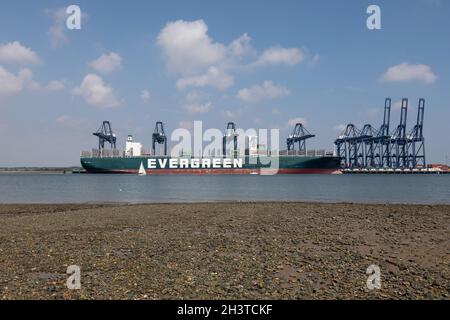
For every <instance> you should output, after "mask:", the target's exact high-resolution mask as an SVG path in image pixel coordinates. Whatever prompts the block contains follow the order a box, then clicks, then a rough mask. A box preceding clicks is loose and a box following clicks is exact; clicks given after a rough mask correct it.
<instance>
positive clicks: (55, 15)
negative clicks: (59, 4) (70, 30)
mask: <svg viewBox="0 0 450 320" xmlns="http://www.w3.org/2000/svg"><path fill="white" fill-rule="evenodd" d="M48 13H50V14H51V16H52V19H53V24H52V25H51V26H50V28H49V29H48V35H49V36H50V43H51V45H52V47H54V48H56V47H59V46H61V45H63V44H66V43H67V42H69V40H68V39H67V36H66V34H65V30H66V19H67V14H66V8H60V9H57V10H55V11H48Z"/></svg>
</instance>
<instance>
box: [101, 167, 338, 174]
mask: <svg viewBox="0 0 450 320" xmlns="http://www.w3.org/2000/svg"><path fill="white" fill-rule="evenodd" d="M102 172H104V173H124V174H138V172H139V170H105V171H102ZM146 172H147V174H149V175H155V174H162V175H168V174H182V175H208V174H210V175H220V174H225V175H232V174H240V175H245V174H261V172H260V170H259V169H147V170H146ZM270 173H272V174H333V173H340V171H339V170H337V169H319V168H301V169H300V168H299V169H278V171H272V172H270Z"/></svg>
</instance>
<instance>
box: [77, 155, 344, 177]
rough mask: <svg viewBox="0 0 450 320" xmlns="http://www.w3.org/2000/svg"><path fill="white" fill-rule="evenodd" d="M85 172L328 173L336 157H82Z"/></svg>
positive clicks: (337, 163)
mask: <svg viewBox="0 0 450 320" xmlns="http://www.w3.org/2000/svg"><path fill="white" fill-rule="evenodd" d="M81 165H82V166H83V168H84V169H85V170H86V171H87V172H89V173H128V174H138V173H140V174H308V173H309V174H317V173H323V174H332V173H340V161H339V158H338V157H333V156H324V157H307V156H280V157H268V156H260V157H258V158H253V157H248V156H247V157H241V158H232V159H229V158H199V159H195V158H170V157H152V156H142V157H104V158H101V157H82V158H81Z"/></svg>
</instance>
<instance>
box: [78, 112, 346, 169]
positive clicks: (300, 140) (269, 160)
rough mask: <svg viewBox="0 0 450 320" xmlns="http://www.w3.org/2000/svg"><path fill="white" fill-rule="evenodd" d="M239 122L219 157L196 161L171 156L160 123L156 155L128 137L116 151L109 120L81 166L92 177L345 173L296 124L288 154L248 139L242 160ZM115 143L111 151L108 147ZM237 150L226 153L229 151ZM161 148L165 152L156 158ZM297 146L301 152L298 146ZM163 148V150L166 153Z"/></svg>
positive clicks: (155, 135)
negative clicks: (310, 146)
mask: <svg viewBox="0 0 450 320" xmlns="http://www.w3.org/2000/svg"><path fill="white" fill-rule="evenodd" d="M235 128H236V127H235V125H234V123H232V122H230V123H229V124H228V125H227V133H226V134H225V135H224V136H223V149H222V150H220V151H221V154H218V155H216V156H208V157H205V156H202V157H195V156H192V155H190V154H183V153H181V154H180V155H179V156H177V157H173V156H167V137H166V135H165V133H164V126H163V123H162V122H157V124H156V127H155V131H154V133H153V135H152V153H151V154H146V153H145V151H144V149H143V147H142V144H141V143H139V142H135V141H134V140H133V137H132V136H131V135H129V136H128V138H127V141H126V145H125V150H124V151H123V152H121V151H119V150H118V149H116V136H115V135H114V134H113V132H112V129H111V124H110V123H109V122H108V121H104V122H103V124H102V126H101V127H100V129H99V130H98V131H97V132H95V133H94V135H95V136H97V137H98V138H99V148H98V149H93V150H92V152H89V151H83V152H82V153H81V158H80V161H81V165H82V167H83V168H84V169H85V170H86V172H88V173H122V174H139V175H147V174H149V175H152V174H166V175H168V174H183V175H190V174H197V175H203V174H213V175H219V174H227V175H232V174H240V175H244V174H254V175H265V174H267V175H272V174H337V173H341V171H340V158H339V157H336V156H334V155H333V152H325V150H306V145H305V141H306V140H307V139H309V138H312V137H314V135H311V134H310V133H309V132H308V131H306V129H305V128H304V127H303V125H302V124H296V126H295V128H294V131H293V133H292V134H291V135H289V137H288V138H287V150H283V151H276V152H271V151H268V150H267V148H266V147H265V146H264V145H260V144H258V143H257V140H258V137H257V136H249V137H246V148H245V151H244V152H243V154H242V155H240V153H239V151H238V150H237V134H236V129H235ZM229 142H232V143H229ZM105 143H110V144H111V149H106V148H105ZM227 144H230V145H232V146H234V148H232V149H231V150H227V149H226V146H227ZM156 145H162V146H163V149H164V151H163V152H162V154H161V155H156V153H157V152H156ZM296 145H298V149H297V150H296V149H295V146H296ZM162 146H161V148H162Z"/></svg>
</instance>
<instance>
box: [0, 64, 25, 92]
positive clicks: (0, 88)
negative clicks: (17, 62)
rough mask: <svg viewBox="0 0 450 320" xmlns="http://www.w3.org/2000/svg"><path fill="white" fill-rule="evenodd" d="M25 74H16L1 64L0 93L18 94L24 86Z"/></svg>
mask: <svg viewBox="0 0 450 320" xmlns="http://www.w3.org/2000/svg"><path fill="white" fill-rule="evenodd" d="M23 76H24V75H23V74H22V75H21V74H20V72H19V74H18V75H17V76H16V75H15V74H12V73H11V72H9V71H7V70H6V69H4V68H3V67H2V66H0V95H1V96H10V95H15V94H18V93H19V92H20V91H22V89H23V86H24V78H23Z"/></svg>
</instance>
